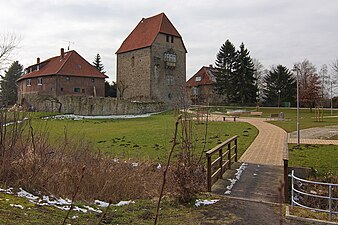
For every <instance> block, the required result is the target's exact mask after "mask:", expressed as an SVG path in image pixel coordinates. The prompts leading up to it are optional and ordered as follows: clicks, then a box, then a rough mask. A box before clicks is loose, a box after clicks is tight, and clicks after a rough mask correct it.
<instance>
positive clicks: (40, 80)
mask: <svg viewBox="0 0 338 225" xmlns="http://www.w3.org/2000/svg"><path fill="white" fill-rule="evenodd" d="M37 84H38V85H42V77H38V79H37Z"/></svg>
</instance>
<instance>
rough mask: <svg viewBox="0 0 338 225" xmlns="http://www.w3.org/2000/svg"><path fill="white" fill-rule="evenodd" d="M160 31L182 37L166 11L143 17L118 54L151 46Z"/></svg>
mask: <svg viewBox="0 0 338 225" xmlns="http://www.w3.org/2000/svg"><path fill="white" fill-rule="evenodd" d="M158 33H163V34H169V35H172V36H175V37H179V38H181V35H180V34H179V33H178V31H177V30H176V28H175V27H174V25H173V24H172V23H171V22H170V20H169V19H168V17H167V16H166V15H165V14H164V13H160V14H158V15H156V16H152V17H149V18H143V19H142V20H141V21H140V22H139V23H138V24H137V26H136V27H135V28H134V30H133V31H132V32H131V33H130V34H129V36H128V37H127V38H126V39H125V40H124V41H123V43H122V45H121V47H120V48H119V49H118V50H117V52H116V54H119V53H123V52H129V51H133V50H136V49H141V48H145V47H149V46H151V45H152V44H153V42H154V40H155V38H156V36H157V34H158Z"/></svg>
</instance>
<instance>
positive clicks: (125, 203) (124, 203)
mask: <svg viewBox="0 0 338 225" xmlns="http://www.w3.org/2000/svg"><path fill="white" fill-rule="evenodd" d="M131 203H132V204H134V203H135V202H134V201H131V200H129V201H120V202H119V203H117V204H115V205H114V206H124V205H129V204H131Z"/></svg>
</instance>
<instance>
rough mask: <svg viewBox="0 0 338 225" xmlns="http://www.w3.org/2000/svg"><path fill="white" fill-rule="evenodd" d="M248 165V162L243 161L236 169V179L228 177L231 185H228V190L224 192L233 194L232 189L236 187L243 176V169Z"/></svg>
mask: <svg viewBox="0 0 338 225" xmlns="http://www.w3.org/2000/svg"><path fill="white" fill-rule="evenodd" d="M247 167H248V164H247V163H242V165H241V166H240V167H239V168H238V169H236V170H237V172H236V173H235V178H234V179H228V180H229V181H230V185H229V186H227V187H226V188H227V191H226V192H225V193H224V194H225V195H229V194H231V189H232V188H233V187H234V185H235V183H236V182H237V181H238V180H239V179H240V178H241V175H242V173H243V171H244V170H245V169H246V168H247Z"/></svg>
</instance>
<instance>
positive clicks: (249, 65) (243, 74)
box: [230, 43, 258, 105]
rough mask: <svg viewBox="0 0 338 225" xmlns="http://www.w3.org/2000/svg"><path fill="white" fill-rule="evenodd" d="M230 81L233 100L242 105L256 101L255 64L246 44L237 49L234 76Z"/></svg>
mask: <svg viewBox="0 0 338 225" xmlns="http://www.w3.org/2000/svg"><path fill="white" fill-rule="evenodd" d="M230 83H231V84H232V88H233V89H234V95H233V96H232V98H231V101H232V102H234V103H237V104H238V103H239V104H241V105H248V104H249V105H250V104H253V103H254V102H255V101H256V96H257V91H258V89H257V86H256V85H255V84H256V79H255V66H254V64H253V62H252V58H251V57H250V52H249V51H248V49H246V48H245V46H244V44H243V43H242V44H241V45H240V49H239V50H238V51H237V57H236V63H235V67H234V76H231V77H230Z"/></svg>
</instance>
